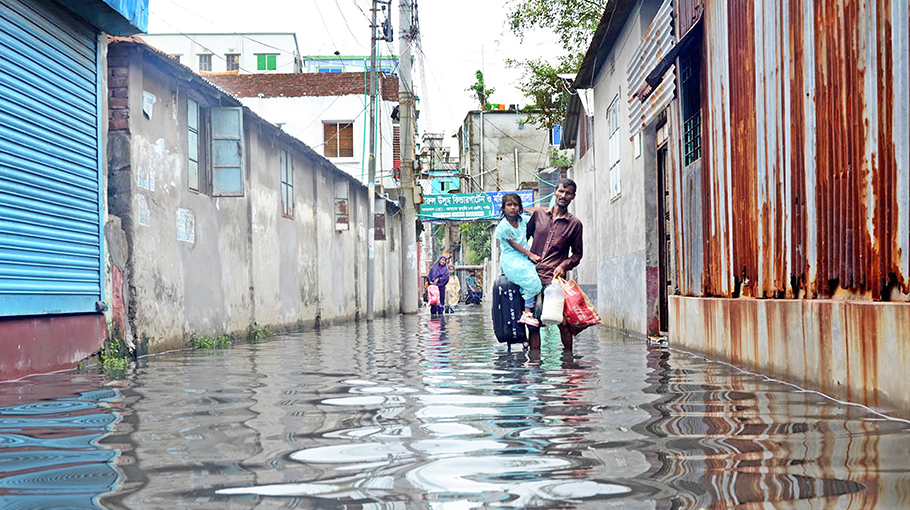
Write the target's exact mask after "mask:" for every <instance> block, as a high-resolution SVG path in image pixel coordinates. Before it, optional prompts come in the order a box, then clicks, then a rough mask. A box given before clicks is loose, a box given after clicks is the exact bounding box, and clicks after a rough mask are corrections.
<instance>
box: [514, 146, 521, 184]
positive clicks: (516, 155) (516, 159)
mask: <svg viewBox="0 0 910 510" xmlns="http://www.w3.org/2000/svg"><path fill="white" fill-rule="evenodd" d="M519 179H520V177H519V176H518V147H515V191H518V185H519V184H520V183H521V181H519Z"/></svg>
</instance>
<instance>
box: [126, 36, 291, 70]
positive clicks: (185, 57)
mask: <svg viewBox="0 0 910 510" xmlns="http://www.w3.org/2000/svg"><path fill="white" fill-rule="evenodd" d="M141 37H142V39H144V40H145V42H147V43H149V44H150V45H152V46H154V47H155V48H157V49H159V50H161V51H163V52H165V53H167V54H169V55H180V63H181V64H183V65H185V66H187V67H189V68H190V69H192V70H193V71H195V72H197V73H198V72H199V57H198V55H199V54H206V53H211V54H212V71H213V72H225V71H227V64H226V62H225V59H224V55H225V54H227V53H239V54H240V73H241V74H247V73H262V72H272V73H293V72H295V70H294V54H295V53H299V52H298V50H297V42H296V40H295V38H294V34H186V35H183V34H144V35H142V36H141ZM276 48H280V50H279V49H276ZM260 53H268V54H277V55H278V57H277V59H276V69H275V70H274V71H258V70H257V69H256V60H257V54H260Z"/></svg>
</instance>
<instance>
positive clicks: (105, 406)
mask: <svg viewBox="0 0 910 510" xmlns="http://www.w3.org/2000/svg"><path fill="white" fill-rule="evenodd" d="M487 315H488V311H485V310H484V309H481V308H476V307H475V308H467V309H465V308H464V307H463V308H462V311H459V313H456V314H454V315H447V316H445V317H442V318H430V317H429V316H427V315H421V316H417V317H413V316H412V317H392V318H387V319H378V320H376V321H375V323H373V324H372V325H367V324H365V323H358V324H348V325H340V326H334V327H328V328H323V329H321V330H317V331H308V332H303V333H299V334H294V335H285V336H277V337H272V338H270V339H268V340H267V341H265V342H263V343H260V344H240V345H236V346H234V347H233V348H231V349H228V350H222V351H180V352H173V353H168V354H164V355H159V356H156V357H151V358H149V359H146V360H143V361H140V363H139V364H138V365H136V364H134V365H133V366H132V367H131V368H130V369H129V370H128V371H127V372H126V374H125V377H124V378H123V379H120V380H111V379H110V377H108V376H105V375H103V374H100V373H98V371H97V368H92V367H89V368H87V369H83V370H82V371H77V372H64V373H58V374H52V375H45V376H39V377H31V378H28V379H25V380H22V381H18V382H14V383H5V384H0V508H4V509H39V508H131V509H145V508H150V509H158V508H161V509H172V508H212V509H214V508H218V509H234V508H238V509H239V508H371V509H410V508H434V509H435V508H439V509H467V508H560V509H563V508H592V509H603V508H622V509H650V508H655V509H675V508H680V509H689V508H691V509H698V508H743V509H747V508H748V509H752V508H812V509H816V508H817V509H822V508H824V509H828V508H836V509H848V508H849V509H859V508H864V509H866V508H869V509H871V508H883V509H900V508H910V424H908V423H907V422H901V421H895V420H889V419H885V418H884V417H883V416H881V415H878V414H875V413H873V412H871V411H869V410H867V409H864V408H862V407H859V406H854V405H849V404H843V403H838V402H836V401H834V400H831V399H828V398H826V397H824V396H822V395H819V394H817V393H813V392H806V391H801V390H799V389H798V388H795V387H793V386H789V385H786V384H783V383H780V382H776V381H773V380H769V379H767V378H764V377H761V376H757V375H753V374H748V373H744V372H741V371H739V370H736V369H734V368H732V367H730V366H728V365H724V364H720V363H714V362H710V361H707V360H705V359H703V358H700V357H696V356H693V355H690V354H688V353H684V352H680V351H677V350H673V349H668V348H667V347H666V346H658V345H648V344H647V343H645V342H643V341H641V340H638V339H631V338H627V337H623V336H618V335H616V334H615V333H611V332H609V331H608V330H606V329H600V328H594V329H591V330H588V331H586V332H584V333H582V335H581V336H580V337H579V338H578V339H577V343H576V348H575V352H574V353H573V354H563V353H562V352H561V349H560V347H559V343H558V340H556V339H555V338H552V337H550V338H545V340H544V348H543V350H542V351H543V352H542V354H541V355H540V356H539V357H534V358H529V357H528V355H527V354H526V353H525V352H523V351H522V349H521V348H520V346H519V347H517V348H516V347H513V348H512V350H511V351H509V350H508V349H507V347H506V346H504V345H501V344H498V343H497V342H496V341H495V339H494V338H493V336H492V332H491V331H492V329H491V325H490V321H489V319H488V316H487ZM548 336H549V335H548Z"/></svg>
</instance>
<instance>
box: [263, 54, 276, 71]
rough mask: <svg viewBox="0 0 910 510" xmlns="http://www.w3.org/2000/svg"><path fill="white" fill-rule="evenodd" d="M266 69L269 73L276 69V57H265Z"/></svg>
mask: <svg viewBox="0 0 910 510" xmlns="http://www.w3.org/2000/svg"><path fill="white" fill-rule="evenodd" d="M266 61H267V65H266V69H267V70H269V71H274V70H275V69H277V62H278V55H268V56H266Z"/></svg>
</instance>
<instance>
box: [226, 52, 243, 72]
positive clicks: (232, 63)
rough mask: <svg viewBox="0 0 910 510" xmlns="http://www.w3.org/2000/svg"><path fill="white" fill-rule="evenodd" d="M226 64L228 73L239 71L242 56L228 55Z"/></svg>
mask: <svg viewBox="0 0 910 510" xmlns="http://www.w3.org/2000/svg"><path fill="white" fill-rule="evenodd" d="M224 62H225V64H226V65H227V70H228V71H237V70H239V69H240V55H238V54H237V53H228V54H227V55H225V56H224Z"/></svg>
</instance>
